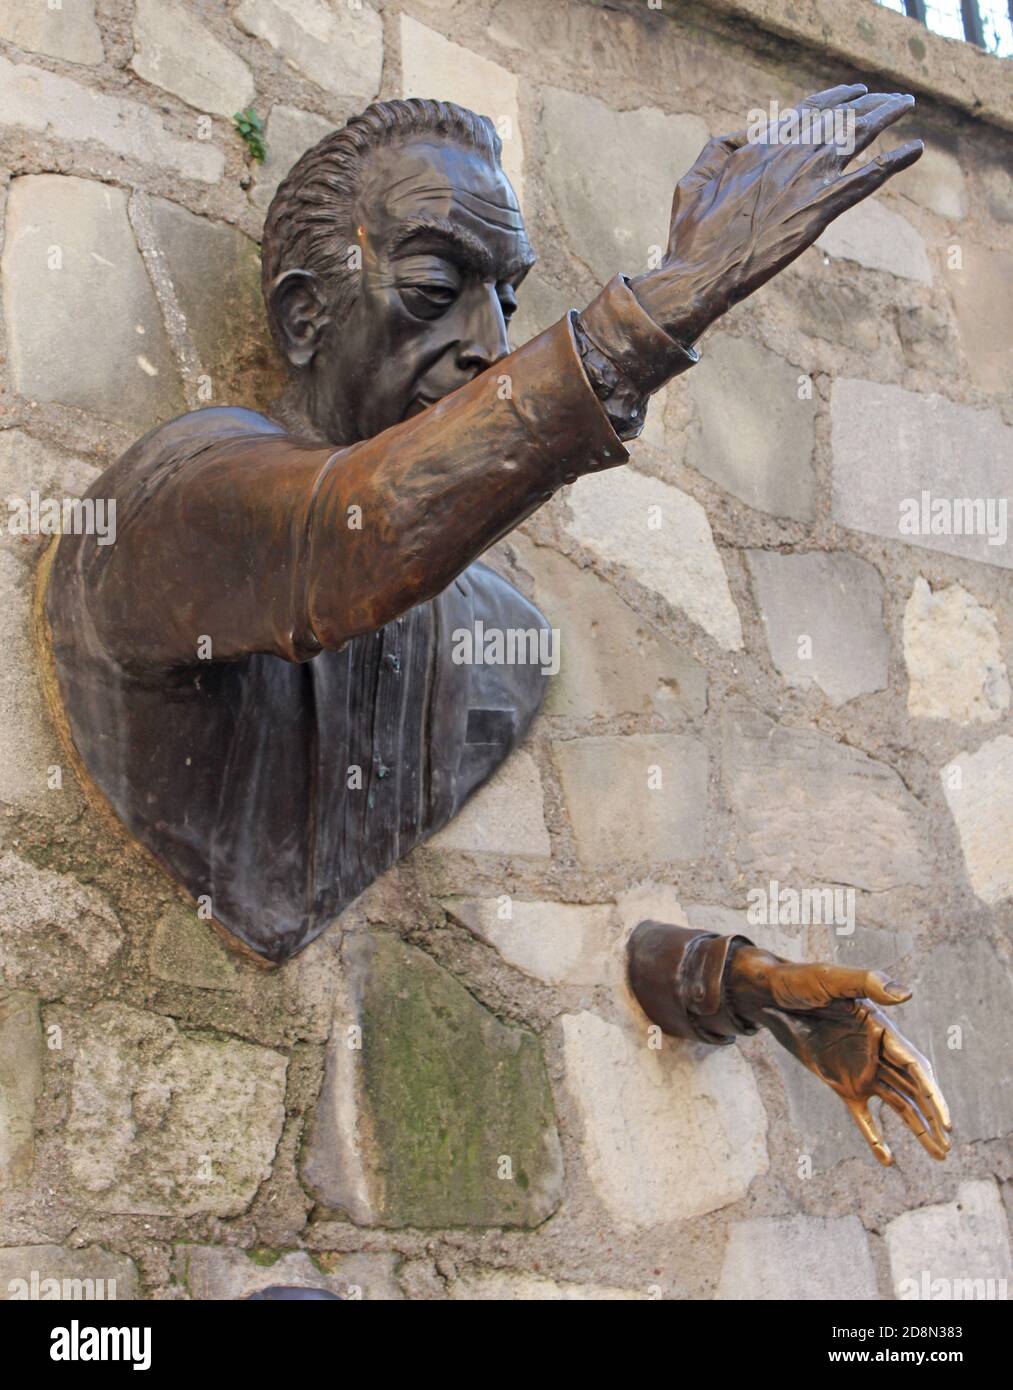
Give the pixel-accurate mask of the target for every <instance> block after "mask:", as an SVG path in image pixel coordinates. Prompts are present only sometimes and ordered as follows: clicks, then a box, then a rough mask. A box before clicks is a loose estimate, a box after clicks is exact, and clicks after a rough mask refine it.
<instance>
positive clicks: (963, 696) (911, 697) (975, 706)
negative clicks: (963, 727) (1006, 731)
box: [904, 575, 1010, 724]
mask: <svg viewBox="0 0 1013 1390" xmlns="http://www.w3.org/2000/svg"><path fill="white" fill-rule="evenodd" d="M904 660H905V661H906V662H907V672H908V681H909V684H908V692H907V707H908V713H909V714H913V715H917V716H918V717H920V718H922V719H952V720H954V721H955V722H956V723H958V724H970V723H972V722H973V721H978V722H980V723H983V724H987V723H991V722H992V720H995V719H998V718H999V717H1000V715H1001V714H1002V712H1003V711H1004V710H1007V709H1009V703H1010V688H1009V677H1008V676H1007V674H1006V666H1005V663H1004V662H1003V659H1002V652H1001V648H1000V645H999V630H998V625H997V624H996V620H995V614H994V613H992V612H991V610H990V609H988V608H983V607H982V606H981V604H980V603H978V602H977V601H976V600H975V599H974V598H973V596H972V595H971V594H969V593H968V592H967V590H966V589H963V588H961V586H960V585H959V584H951V585H950V586H949V587H948V588H945V589H939V590H937V591H936V592H935V593H933V591H932V589H931V588H930V587H929V585H928V582H927V581H926V580H925V579H923V578H922V576H921V575H919V576H918V578H917V579H916V580H915V582H914V588H913V589H912V590H911V597H910V598H909V599H908V601H907V606H906V607H905V609H904Z"/></svg>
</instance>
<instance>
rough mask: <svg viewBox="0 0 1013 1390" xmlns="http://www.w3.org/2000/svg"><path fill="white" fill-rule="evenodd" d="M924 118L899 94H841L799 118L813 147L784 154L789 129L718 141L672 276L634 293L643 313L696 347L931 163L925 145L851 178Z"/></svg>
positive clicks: (686, 212) (677, 232)
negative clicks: (855, 215)
mask: <svg viewBox="0 0 1013 1390" xmlns="http://www.w3.org/2000/svg"><path fill="white" fill-rule="evenodd" d="M913 106H914V97H912V96H907V95H903V94H901V93H898V92H893V93H887V94H883V93H878V92H872V93H870V92H869V91H867V89H866V88H865V87H863V86H851V87H849V86H840V87H833V88H830V89H829V90H828V91H825V92H817V93H815V94H814V95H813V96H809V97H806V99H805V100H804V101H803V102H801V103H800V104H799V106H798V108H796V109H797V111H798V112H799V113H800V114H801V115H802V116H804V118H805V122H806V131H807V135H806V139H805V140H804V141H803V140H797V141H789V142H787V143H779V141H778V138H777V131H778V125H777V124H771V126H770V127H769V129H770V131H771V132H772V138H771V140H770V141H769V142H765V141H763V140H760V139H755V140H754V139H751V138H750V136H751V135H752V134H755V132H754V131H746V130H742V131H739V132H738V133H737V134H735V135H726V136H716V137H715V138H714V139H713V140H711V141H709V142H708V144H707V145H706V146H705V147H704V149H703V151H702V152H701V154H700V157H699V158H698V159H697V161H696V163H695V164H694V165H693V167H692V169H691V170H690V171H689V173H688V174H686V175H685V177H684V178H682V179H680V181H679V183H678V185H677V186H676V189H675V197H674V200H673V203H672V217H671V229H670V233H669V241H668V250H667V254H666V256H665V259H664V261H663V262H662V265H661V266H660V267H659V268H658V269H656V270H652V271H648V272H647V273H646V274H643V275H640V276H637V277H635V278H633V279H632V280H631V281H630V284H631V287H632V289H633V292H634V294H635V295H636V296H637V299H638V300H639V302H640V304H641V306H642V307H643V308H644V309H645V310H646V311H647V313H648V314H650V316H651V317H652V318H653V319H654V321H655V322H656V323H657V324H659V325H660V326H661V327H662V328H664V329H665V330H666V331H667V332H668V333H669V334H670V335H671V336H672V337H673V338H674V339H676V340H677V341H678V342H680V343H682V344H683V345H686V346H689V345H691V344H693V343H694V342H696V340H697V338H699V336H700V334H701V333H702V332H703V331H704V329H706V328H708V327H709V326H710V324H712V323H713V322H714V321H715V319H718V318H720V317H721V315H722V314H724V313H726V312H727V311H728V310H729V309H730V308H731V307H732V306H733V305H734V304H737V303H739V301H740V300H743V299H745V298H746V297H747V295H750V294H752V293H753V291H754V290H757V289H759V288H760V286H761V285H763V284H765V283H766V282H767V281H768V280H770V279H771V278H772V277H773V276H774V275H776V274H777V273H778V271H779V270H783V269H784V267H785V266H787V265H789V264H790V263H791V262H792V261H793V260H795V259H796V257H798V256H800V255H801V254H802V252H803V251H804V250H805V249H806V248H807V247H808V246H811V245H812V243H813V242H814V241H815V240H816V238H817V237H818V236H819V235H820V234H821V233H822V232H823V231H824V230H825V228H826V227H827V226H828V225H829V224H830V223H831V222H832V221H833V219H834V218H835V217H838V216H839V215H840V214H841V213H842V212H845V211H847V209H848V208H850V207H853V206H854V205H855V204H856V203H859V202H861V200H862V199H863V198H867V197H868V196H869V195H870V194H871V193H874V192H875V191H876V189H877V188H880V187H881V186H882V184H884V183H885V182H886V180H887V179H889V178H892V177H893V175H894V174H897V173H899V172H900V171H901V170H902V169H906V168H907V167H908V166H909V165H911V164H913V163H914V162H915V160H917V159H918V158H919V157H920V156H921V153H922V149H923V146H922V143H921V141H920V140H911V141H909V142H908V143H907V144H905V145H901V146H900V147H899V148H897V149H894V150H891V151H890V152H889V153H888V154H881V155H879V156H878V157H877V158H876V159H874V160H872V161H871V162H870V163H868V164H865V165H863V166H861V167H860V168H857V169H853V170H850V171H848V172H845V170H846V169H847V166H848V164H849V163H850V162H851V160H852V159H853V158H854V157H855V155H857V154H860V153H861V151H862V150H864V149H866V148H867V147H868V146H869V145H870V144H872V142H873V141H874V140H875V139H876V137H877V136H879V135H881V134H882V132H883V131H884V130H886V128H887V127H888V126H890V125H892V124H893V123H894V121H896V120H898V119H899V118H900V117H901V116H904V115H906V114H907V113H908V112H909V111H910V110H911V109H912V107H913ZM816 113H822V114H820V115H818V116H817V115H816ZM783 114H784V113H782V116H783ZM780 130H781V132H782V133H788V132H789V130H790V128H789V127H785V126H784V125H781V126H780ZM840 135H844V136H845V138H843V139H839V138H837V137H838V136H840ZM823 136H828V137H829V138H822V137H823Z"/></svg>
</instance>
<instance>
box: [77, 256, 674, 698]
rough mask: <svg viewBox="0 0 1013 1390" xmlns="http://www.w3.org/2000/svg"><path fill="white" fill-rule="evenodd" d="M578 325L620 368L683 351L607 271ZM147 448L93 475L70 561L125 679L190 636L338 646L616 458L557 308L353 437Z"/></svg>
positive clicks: (263, 437)
mask: <svg viewBox="0 0 1013 1390" xmlns="http://www.w3.org/2000/svg"><path fill="white" fill-rule="evenodd" d="M583 317H584V321H585V323H590V325H591V326H592V328H593V329H594V330H595V331H596V332H597V333H598V334H599V335H600V336H603V337H605V338H607V342H606V344H605V345H606V347H607V348H608V350H609V351H610V352H612V353H615V354H616V355H617V356H618V357H619V358H620V359H621V360H622V361H623V362H624V364H625V367H626V368H629V367H630V364H631V363H632V362H633V361H634V360H635V359H637V360H639V358H638V355H642V354H646V355H648V356H651V355H652V354H654V355H657V354H661V355H662V357H664V359H665V362H664V364H661V365H659V364H657V363H656V364H655V365H654V366H653V367H652V368H650V369H648V367H647V366H642V367H641V369H640V379H641V381H643V380H644V379H645V375H646V374H648V373H649V371H650V372H653V373H654V374H655V375H657V374H658V373H659V372H661V371H663V370H668V367H674V364H676V363H677V362H678V361H681V360H683V353H682V349H679V348H678V347H677V345H676V344H674V342H673V340H672V339H670V338H669V337H668V335H667V334H665V333H663V332H662V330H661V329H659V328H658V327H657V325H655V324H654V322H653V320H651V319H650V318H649V316H648V315H647V314H646V313H645V311H644V310H643V309H641V307H640V306H639V304H638V303H637V300H636V298H635V296H634V294H633V292H632V290H630V288H629V287H628V285H626V284H625V282H622V281H621V279H620V280H618V281H617V282H613V283H612V285H610V286H608V287H606V289H605V290H604V291H603V292H602V294H601V295H599V297H598V299H597V300H595V301H594V303H593V304H592V305H591V306H590V307H589V309H588V310H587V311H585V314H584V316H583ZM666 364H667V365H666ZM624 369H625V368H624ZM188 418H190V419H192V418H194V417H188ZM170 428H171V427H170ZM154 438H155V439H156V440H157V438H158V436H157V435H156V436H154ZM151 439H152V437H149V439H148V440H142V441H141V442H140V444H139V445H137V446H135V450H133V451H131V454H134V455H136V457H135V458H134V459H133V461H132V462H130V457H129V456H128V457H127V459H125V460H121V464H120V465H117V466H116V467H115V468H114V469H113V470H112V471H111V472H110V473H109V474H104V475H103V477H102V478H100V479H99V480H98V482H97V483H96V484H95V487H96V488H97V489H98V490H99V491H100V492H103V495H106V493H107V492H108V489H109V488H110V487H111V488H112V494H113V496H121V495H122V494H121V492H120V485H121V483H122V484H123V485H124V486H125V487H127V494H128V495H125V496H123V497H122V500H123V501H124V505H123V506H122V507H121V508H120V509H119V512H118V535H117V540H116V544H115V545H113V546H110V547H108V549H107V551H105V552H103V553H99V548H98V547H96V546H95V545H94V543H93V541H92V538H87V540H86V542H85V547H84V550H83V551H82V554H81V557H80V561H79V562H80V564H81V566H82V570H83V572H84V579H85V584H84V588H85V592H86V593H87V594H88V596H89V606H90V610H91V619H92V621H93V622H94V624H95V629H96V632H97V634H98V636H99V638H100V640H101V642H102V643H103V645H104V647H105V650H106V652H107V654H108V656H109V657H110V658H112V659H113V660H114V661H116V662H118V663H119V664H120V665H122V666H123V667H124V668H125V669H129V670H132V671H134V672H143V671H145V670H149V669H160V670H165V669H167V668H171V667H174V666H189V665H192V664H194V662H195V660H196V657H197V653H198V644H200V649H201V650H203V652H204V653H205V654H207V653H210V659H211V660H213V661H229V660H235V659H237V658H239V657H241V656H243V655H245V654H247V653H251V652H267V653H271V654H273V655H276V656H281V657H283V658H285V659H287V660H290V661H300V660H305V659H307V658H308V657H311V656H313V655H315V653H316V652H318V651H320V650H322V649H325V648H329V649H337V648H340V647H341V646H343V645H344V644H345V643H346V642H348V641H349V640H350V639H351V638H353V637H356V636H358V635H360V634H361V633H364V632H371V631H374V630H376V629H377V628H380V627H382V626H384V625H385V624H386V623H388V622H390V621H392V620H393V619H394V618H396V617H398V616H399V615H400V614H401V613H404V612H406V611H407V610H408V609H409V608H412V607H414V606H415V605H416V604H418V603H421V602H424V601H425V600H427V599H431V598H434V597H435V596H436V595H437V594H439V593H440V592H441V591H442V590H443V589H445V588H446V587H447V586H448V585H449V584H450V583H451V582H452V581H453V580H454V579H455V578H456V576H457V575H458V574H460V573H461V571H462V570H463V569H465V568H466V567H467V566H468V565H469V564H471V563H472V562H473V561H474V560H476V559H477V558H478V557H479V556H480V555H481V554H482V553H483V552H484V551H485V550H486V549H487V548H488V547H489V546H490V545H492V544H493V543H494V542H495V541H496V540H498V539H499V538H500V536H502V535H504V534H505V533H506V532H508V531H510V530H512V529H513V527H514V526H516V525H517V524H518V523H519V522H520V521H523V520H524V518H525V517H526V516H528V515H529V514H530V513H531V512H533V511H534V510H535V509H536V508H537V507H539V506H541V505H542V503H543V502H545V501H547V500H548V498H550V497H551V496H552V495H553V493H554V492H555V491H557V489H559V488H560V487H561V486H563V484H565V483H572V482H574V481H575V480H576V479H577V478H579V477H581V476H582V475H583V474H587V473H591V472H595V471H598V470H600V469H603V468H612V467H615V466H616V465H618V464H621V463H625V462H626V461H627V459H628V458H629V454H628V453H627V451H626V449H625V448H624V447H623V445H622V443H621V441H620V440H619V438H618V437H617V435H616V432H615V430H614V429H613V427H612V425H611V424H610V422H609V418H608V415H607V414H606V412H605V409H604V408H603V406H602V403H601V401H600V400H599V399H598V397H597V396H596V394H595V391H594V389H593V387H592V385H591V383H590V382H589V380H588V377H587V375H586V374H585V371H584V369H583V366H582V363H581V357H580V353H579V351H578V347H577V342H576V339H575V336H574V326H573V322H572V315H567V317H566V318H564V319H562V320H560V322H559V323H557V324H556V325H555V326H554V327H552V328H550V329H548V330H547V331H546V332H545V333H542V334H541V335H540V336H538V337H537V338H534V339H532V341H531V342H529V343H526V344H525V345H524V346H523V347H521V348H519V349H518V350H517V351H516V352H514V353H512V354H510V356H508V357H505V358H503V359H502V360H501V361H499V362H497V363H496V364H495V365H494V366H492V367H491V368H489V369H488V370H487V371H485V372H483V373H482V374H481V375H480V376H478V377H476V378H475V379H474V380H473V381H471V382H469V383H468V384H467V385H466V386H463V387H461V388H460V389H459V390H457V391H455V392H453V394H452V395H450V396H447V397H446V398H445V399H444V400H442V401H440V402H438V403H437V404H436V405H434V406H431V407H430V408H429V409H428V410H426V411H424V412H423V413H422V414H420V415H416V416H414V417H413V418H412V419H410V420H406V421H404V422H403V423H401V424H398V425H394V426H392V427H391V428H390V429H387V430H384V431H383V433H382V434H379V435H377V436H376V437H375V438H373V439H368V440H364V441H362V442H361V443H357V444H354V445H351V446H349V447H345V448H334V447H326V446H324V447H321V446H319V445H317V444H313V443H309V442H307V441H305V440H298V439H294V438H293V437H291V436H289V435H285V434H281V433H278V434H259V435H252V434H246V435H238V436H237V435H231V436H228V437H226V438H223V439H222V438H217V437H215V436H214V435H211V436H210V437H205V438H204V439H203V440H202V441H200V442H199V447H196V446H194V443H193V440H192V439H191V440H190V441H189V451H188V453H187V455H186V456H185V457H174V456H172V454H171V451H170V453H169V455H168V456H165V457H159V458H158V459H157V460H156V466H154V467H152V466H151V454H152V444H151ZM124 464H128V465H129V466H128V468H127V471H126V472H124V471H123V465H124ZM131 470H132V471H131Z"/></svg>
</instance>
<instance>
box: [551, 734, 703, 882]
mask: <svg viewBox="0 0 1013 1390" xmlns="http://www.w3.org/2000/svg"><path fill="white" fill-rule="evenodd" d="M553 754H554V757H555V760H556V764H557V766H558V768H559V776H560V780H561V781H562V784H563V793H564V795H565V797H566V804H567V807H568V808H569V812H570V820H571V822H572V824H573V833H574V838H575V839H576V842H577V855H578V857H579V858H580V860H581V862H582V863H584V864H594V865H604V864H619V863H632V864H638V863H644V864H653V863H657V862H659V861H660V862H662V863H668V862H684V861H686V860H688V859H695V858H696V857H697V856H698V855H700V854H702V853H703V850H704V845H705V843H706V839H705V833H704V831H705V821H706V816H707V805H708V765H707V749H706V747H705V745H704V744H703V743H702V742H701V740H700V739H697V738H692V737H690V736H689V735H683V734H626V735H625V736H622V735H620V736H604V737H601V738H581V739H574V740H572V741H571V742H568V743H557V744H555V745H554V749H553Z"/></svg>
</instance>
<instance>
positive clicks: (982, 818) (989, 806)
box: [939, 734, 1013, 903]
mask: <svg viewBox="0 0 1013 1390" xmlns="http://www.w3.org/2000/svg"><path fill="white" fill-rule="evenodd" d="M939 775H940V777H941V778H942V782H943V792H944V794H945V796H946V804H947V805H948V806H949V808H950V812H951V814H952V816H953V819H954V821H955V822H956V825H957V831H958V833H959V835H960V847H961V849H962V850H963V851H964V863H965V864H966V866H967V876H968V878H969V879H970V880H971V887H972V888H973V889H974V891H975V893H977V895H978V897H979V898H981V900H982V902H986V903H1000V902H1005V901H1006V899H1007V898H1010V897H1013V738H1011V737H1010V736H1009V734H1002V735H1000V736H999V737H998V738H993V739H991V740H990V741H989V742H988V743H983V744H982V745H981V747H980V748H978V749H977V750H976V751H975V752H974V753H961V754H960V755H959V757H956V758H954V759H953V761H952V762H951V763H950V764H949V765H948V766H947V767H944V768H943V770H942V772H941V773H940V774H939Z"/></svg>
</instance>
